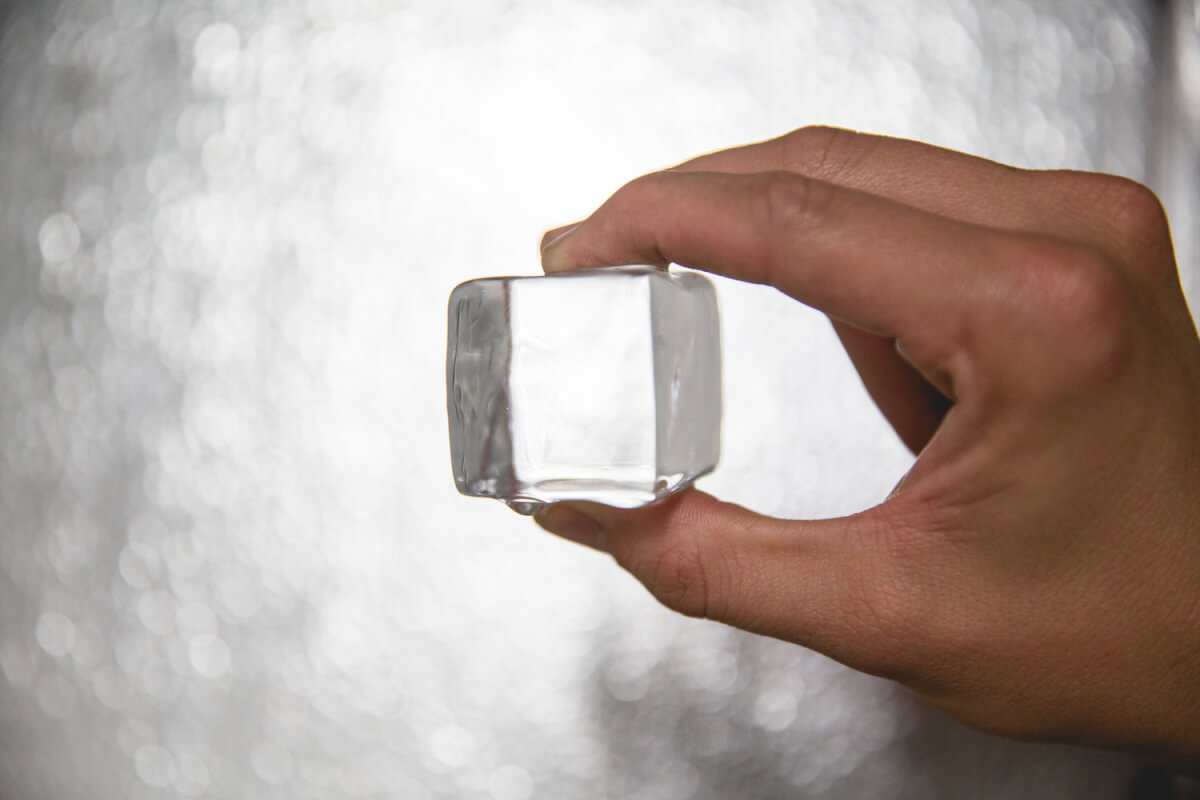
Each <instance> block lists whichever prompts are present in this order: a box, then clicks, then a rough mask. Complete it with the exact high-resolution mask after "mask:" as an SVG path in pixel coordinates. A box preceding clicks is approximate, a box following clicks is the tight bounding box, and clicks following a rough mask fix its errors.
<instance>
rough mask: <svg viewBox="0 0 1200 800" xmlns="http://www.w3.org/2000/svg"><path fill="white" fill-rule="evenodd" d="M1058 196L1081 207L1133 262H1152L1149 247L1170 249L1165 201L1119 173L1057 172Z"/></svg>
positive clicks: (1091, 222)
mask: <svg viewBox="0 0 1200 800" xmlns="http://www.w3.org/2000/svg"><path fill="white" fill-rule="evenodd" d="M1056 180H1058V181H1061V183H1060V184H1059V186H1060V193H1059V197H1060V198H1061V199H1062V201H1063V202H1065V203H1068V204H1070V205H1071V206H1073V207H1075V208H1077V209H1080V210H1081V213H1083V214H1084V215H1085V218H1086V220H1087V223H1088V225H1089V226H1090V227H1091V228H1092V229H1093V230H1095V231H1096V232H1097V234H1098V235H1099V236H1100V237H1101V239H1102V240H1104V241H1106V242H1108V243H1109V244H1110V245H1111V246H1112V248H1113V250H1114V252H1116V253H1119V254H1122V255H1124V256H1129V257H1130V258H1128V261H1129V263H1130V264H1131V265H1136V264H1145V265H1147V266H1153V265H1157V264H1162V263H1164V259H1147V258H1145V255H1146V253H1147V251H1151V252H1160V251H1163V250H1169V248H1170V241H1171V233H1170V228H1169V226H1168V223H1167V215H1166V211H1165V210H1164V209H1163V205H1162V202H1161V201H1160V200H1159V198H1158V195H1156V194H1155V193H1154V192H1153V191H1152V190H1151V189H1149V188H1148V187H1146V186H1145V185H1143V184H1141V183H1138V182H1137V181H1134V180H1130V179H1129V178H1124V177H1121V176H1119V175H1105V174H1101V173H1090V172H1070V173H1058V174H1057V178H1056Z"/></svg>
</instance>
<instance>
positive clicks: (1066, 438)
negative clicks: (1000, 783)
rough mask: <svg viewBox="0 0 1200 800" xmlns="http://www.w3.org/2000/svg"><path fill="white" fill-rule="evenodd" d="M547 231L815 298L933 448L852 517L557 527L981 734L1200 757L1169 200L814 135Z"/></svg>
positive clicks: (1199, 418) (1195, 386) (687, 600)
mask: <svg viewBox="0 0 1200 800" xmlns="http://www.w3.org/2000/svg"><path fill="white" fill-rule="evenodd" d="M544 242H545V245H544V250H543V253H542V262H543V266H544V267H545V269H546V271H547V272H557V271H561V270H566V269H574V268H586V267H599V266H605V265H615V264H627V263H646V264H656V265H660V266H665V265H667V264H668V263H670V262H675V263H678V264H682V265H685V266H689V267H694V268H696V269H703V270H708V271H711V272H715V273H719V274H722V275H727V276H729V277H732V278H737V279H740V280H745V281H751V282H755V283H763V284H769V285H772V286H775V287H777V288H778V289H780V290H781V291H783V292H785V293H787V294H788V295H790V296H791V297H794V298H795V299H797V300H799V301H801V302H803V303H807V304H809V305H812V306H814V307H816V308H818V309H820V310H822V311H824V312H825V313H826V314H828V315H829V317H830V318H831V319H832V320H833V324H834V326H835V327H836V329H837V332H838V334H839V336H840V337H841V340H842V342H843V343H844V345H845V348H846V350H847V352H848V353H849V355H850V357H851V358H852V359H853V360H854V363H855V365H856V367H857V368H858V371H859V374H860V375H861V376H862V380H863V382H864V384H865V385H866V387H867V389H868V391H869V392H870V393H871V396H872V397H873V398H874V399H875V401H876V403H877V404H878V406H879V408H880V409H881V410H882V412H883V413H884V415H886V417H887V418H888V420H889V421H890V422H891V424H892V426H893V427H894V428H895V430H896V432H897V433H898V434H899V435H900V437H901V438H902V439H903V440H904V442H905V443H906V444H907V445H908V446H909V447H910V448H912V450H913V451H914V452H918V453H919V456H918V458H917V459H916V462H915V464H914V465H913V467H912V469H911V471H910V472H909V473H908V474H907V475H906V476H905V477H904V479H903V480H902V481H901V482H900V484H899V486H897V487H896V489H895V490H894V491H893V492H892V494H891V495H890V496H889V497H888V498H887V499H886V500H885V501H884V502H883V503H881V504H880V505H878V506H876V507H874V508H871V509H869V510H866V511H863V512H862V513H859V514H855V515H853V516H850V517H847V518H844V519H830V520H818V521H785V520H777V519H771V518H767V517H764V516H761V515H758V514H755V513H753V512H751V511H748V510H746V509H743V508H740V507H737V506H733V505H730V504H726V503H721V502H718V501H717V500H715V499H713V498H711V497H709V496H707V495H705V494H703V493H701V492H699V491H688V492H684V493H682V494H680V495H677V496H675V497H673V498H671V499H668V500H667V501H664V502H662V503H657V504H654V505H651V506H647V507H644V508H641V509H635V510H632V511H620V510H615V509H611V508H606V507H603V506H597V505H588V504H575V503H569V504H561V505H557V506H553V507H551V508H550V509H548V510H547V511H546V512H544V513H543V514H542V515H540V516H539V520H538V521H539V522H540V524H542V526H543V527H545V528H547V529H548V530H550V531H552V532H557V533H559V534H561V535H564V536H566V537H567V538H571V539H574V540H576V541H580V542H582V543H585V544H591V545H592V546H597V547H601V548H603V549H606V550H608V551H609V552H611V553H612V555H613V556H614V557H615V559H616V560H617V562H618V563H619V564H621V565H622V566H623V567H625V568H626V569H628V570H629V571H630V572H631V573H633V575H634V576H636V577H637V578H638V579H639V580H641V581H642V582H643V583H644V584H645V585H646V586H647V588H649V590H650V591H651V592H652V593H653V594H654V595H655V596H656V597H657V598H658V599H659V600H661V601H662V602H663V603H665V604H666V605H667V606H669V607H671V608H673V609H676V610H678V611H681V612H683V613H685V614H690V615H695V616H703V617H709V618H712V619H715V620H720V621H723V622H727V623H729V624H732V625H736V626H738V627H741V628H745V629H746V630H750V631H755V632H758V633H762V634H766V635H769V636H775V637H778V638H781V639H786V640H788V641H791V642H795V643H797V644H801V645H804V646H806V647H811V648H814V649H816V650H819V651H821V652H823V653H825V654H827V655H829V656H831V657H833V658H836V659H837V660H839V661H842V662H843V663H845V664H847V665H849V666H851V667H854V668H856V669H860V670H864V671H866V672H870V673H874V674H876V675H882V676H886V677H890V678H893V679H896V680H898V681H901V682H903V683H904V684H906V685H908V686H909V687H911V688H912V689H913V690H914V691H916V692H917V693H918V694H920V695H921V696H922V697H924V698H925V699H926V700H928V701H929V702H930V703H932V704H934V705H936V706H938V707H940V708H942V709H944V710H946V711H947V712H949V713H950V714H952V715H953V716H955V717H958V718H959V719H961V720H963V721H965V722H967V723H969V724H971V725H974V726H976V727H979V728H982V729H985V730H988V731H992V732H995V733H1000V734H1005V735H1010V736H1017V737H1023V738H1034V739H1044V740H1056V741H1065V742H1073V743H1077V744H1090V745H1098V746H1105V747H1113V748H1120V749H1125V750H1129V751H1134V752H1139V753H1142V754H1145V755H1149V756H1153V757H1157V758H1161V759H1164V760H1166V761H1169V762H1172V763H1174V764H1176V765H1184V766H1187V767H1189V768H1191V769H1195V768H1196V767H1197V765H1200V340H1198V339H1197V334H1196V328H1195V325H1194V323H1193V321H1192V318H1191V317H1190V315H1189V313H1188V309H1187V306H1186V303H1185V301H1184V299H1183V296H1182V293H1181V291H1180V287H1179V278H1178V273H1177V270H1176V267H1175V261H1174V256H1173V253H1172V248H1171V241H1170V235H1169V232H1168V229H1167V224H1166V220H1165V217H1164V215H1163V212H1162V210H1161V207H1160V206H1159V203H1158V201H1157V199H1156V198H1155V197H1154V195H1153V194H1152V193H1151V192H1150V191H1149V190H1147V189H1146V188H1144V187H1142V186H1141V185H1139V184H1136V183H1134V182H1132V181H1128V180H1125V179H1122V178H1116V177H1112V176H1106V175H1097V174H1089V173H1080V172H1067V171H1054V172H1029V171H1024V170H1018V169H1013V168H1010V167H1006V166H1002V165H1000V164H996V163H993V162H989V161H985V160H982V159H979V158H974V157H970V156H967V155H963V154H960V153H955V152H951V151H946V150H941V149H938V148H935V147H930V146H927V145H923V144H919V143H916V142H909V141H903V140H897V139H888V138H883V137H877V136H869V135H863V134H856V133H851V132H848V131H841V130H831V129H822V128H810V129H803V130H799V131H796V132H794V133H792V134H789V135H787V136H784V137H782V138H780V139H777V140H774V141H769V142H765V143H762V144H757V145H751V146H748V147H743V148H738V149H734V150H728V151H724V152H719V153H715V154H712V155H708V156H704V157H701V158H699V159H696V160H694V161H691V162H689V163H687V164H684V165H682V166H681V167H678V168H676V169H673V170H668V171H666V172H660V173H655V174H651V175H647V176H645V177H642V178H639V179H637V180H635V181H633V182H631V183H629V184H627V185H626V186H624V187H623V188H622V189H620V190H619V191H618V192H617V193H616V194H615V195H613V197H612V198H610V199H609V200H608V201H607V202H606V203H605V204H604V205H603V206H601V207H600V209H599V210H597V211H596V212H595V213H594V214H592V216H590V217H589V218H588V219H586V220H584V221H583V222H581V223H579V224H578V225H577V226H575V227H573V228H571V229H567V230H565V231H564V230H559V231H552V232H550V233H549V234H547V237H546V239H545V240H544Z"/></svg>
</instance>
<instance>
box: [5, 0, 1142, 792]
mask: <svg viewBox="0 0 1200 800" xmlns="http://www.w3.org/2000/svg"><path fill="white" fill-rule="evenodd" d="M8 5H9V6H14V4H8ZM14 7H15V10H13V11H10V12H9V18H8V24H7V27H6V28H5V32H4V34H3V39H2V44H0V59H2V63H0V156H2V157H0V187H2V191H3V195H4V201H3V202H2V203H0V256H2V257H0V264H2V265H3V267H2V268H0V441H3V443H4V445H3V447H2V448H0V530H2V531H3V536H0V619H2V623H0V735H2V736H3V740H4V742H5V745H4V748H5V753H4V758H3V759H0V794H3V795H5V796H12V797H21V798H32V799H33V800H38V799H39V798H56V799H57V798H72V797H81V798H83V797H86V798H96V797H120V798H158V797H179V796H182V797H280V798H289V799H294V798H301V799H302V798H309V797H322V798H324V797H385V796H386V797H403V798H406V799H407V798H415V799H417V800H420V798H432V797H448V798H496V799H497V800H524V798H531V797H550V798H572V797H579V798H591V797H596V796H608V797H621V798H688V797H692V798H728V797H738V796H740V797H780V796H788V797H868V796H869V797H939V796H942V797H960V796H972V797H982V798H986V797H1014V798H1018V797H1019V798H1036V797H1054V798H1062V797H1080V798H1098V797H1104V796H1113V795H1114V794H1116V792H1117V790H1118V788H1119V787H1118V782H1117V781H1115V780H1114V776H1117V775H1120V774H1122V771H1123V770H1124V768H1125V767H1124V765H1123V764H1122V763H1121V762H1120V761H1119V760H1118V759H1113V758H1111V757H1109V756H1092V755H1089V754H1085V753H1079V752H1074V751H1061V750H1054V749H1049V748H1041V747H1034V746H1023V745H1015V744H1009V743H1004V742H999V741H996V740H992V739H989V738H986V737H983V736H979V735H976V734H972V733H969V732H966V731H964V730H962V729H961V728H959V727H958V726H956V725H953V724H951V723H948V722H946V721H945V720H944V719H942V718H941V717H939V716H937V715H935V714H932V713H929V712H925V711H921V710H919V709H918V707H917V706H916V705H915V704H913V703H912V702H911V701H910V700H909V699H908V698H907V696H906V695H904V694H903V693H901V692H899V691H897V690H895V689H894V688H892V687H891V686H890V685H888V684H886V683H884V682H881V681H877V680H874V679H871V678H867V677H863V676H860V675H856V674H852V673H849V672H847V671H845V670H844V669H842V668H841V667H839V666H837V665H835V664H833V663H831V662H829V661H827V660H825V659H823V658H821V657H819V656H816V655H814V654H812V653H809V652H806V651H804V650H800V649H798V648H794V647H790V646H787V645H784V644H782V643H779V642H775V641H768V640H763V639H759V638H756V637H752V636H748V635H743V634H740V633H737V632H735V631H732V630H729V629H727V628H724V627H721V626H718V625H715V624H711V623H706V622H702V621H696V620H686V619H681V618H679V617H676V616H674V615H672V614H670V613H668V612H665V611H663V610H661V609H659V608H658V607H657V606H655V605H654V603H653V602H652V601H651V600H650V599H649V598H648V597H647V596H646V594H645V592H644V591H643V590H642V589H641V588H640V587H638V586H636V585H634V584H633V582H632V581H631V580H630V579H628V578H627V577H626V576H624V575H622V574H620V573H619V572H618V571H617V570H616V569H615V568H614V567H613V565H612V564H611V563H610V562H609V561H607V560H606V559H604V558H603V557H600V556H596V555H594V554H591V553H587V552H583V551H582V550H581V549H579V548H572V547H571V546H569V545H566V544H564V543H561V542H558V541H554V540H552V539H550V537H547V536H544V535H542V534H540V532H538V531H537V530H536V529H535V528H534V527H533V526H532V525H531V524H530V523H529V522H528V521H527V520H522V519H520V518H518V517H516V516H515V515H513V514H510V513H509V512H507V511H506V510H505V509H503V508H501V507H500V506H499V505H498V504H488V503H479V502H474V501H472V500H470V499H467V498H462V497H460V496H459V495H458V494H456V493H455V491H454V487H453V486H452V485H451V483H450V481H448V480H447V479H446V476H447V474H448V471H449V468H450V464H449V458H448V455H447V447H446V428H445V405H444V395H443V392H442V389H441V387H442V385H443V381H444V361H443V356H444V353H443V348H442V344H443V341H444V338H443V337H444V330H445V305H444V301H445V298H446V297H447V296H448V294H449V292H450V290H451V288H452V287H453V286H454V285H456V284H458V283H460V282H462V281H464V280H467V279H469V278H473V277H477V276H478V275H481V274H496V273H506V272H532V271H535V270H536V259H537V254H536V243H537V241H538V236H539V234H540V233H541V231H542V230H543V229H544V228H545V227H548V226H550V225H555V224H560V223H563V222H567V221H569V220H571V219H572V218H578V217H579V216H581V215H583V214H585V213H587V212H588V211H589V210H590V209H591V208H592V207H594V206H595V205H596V204H597V203H598V202H599V201H600V200H601V199H602V198H604V197H605V196H607V194H608V193H609V192H611V191H612V190H613V189H614V188H616V186H617V185H618V184H619V183H620V182H622V181H623V180H625V179H627V178H629V177H631V176H633V175H635V174H638V173H640V172H643V171H646V170H649V169H653V168H658V167H662V166H665V165H667V164H670V163H673V162H674V161H677V160H679V159H681V158H684V157H686V156H689V155H692V154H694V153H696V152H700V151H704V150H708V149H712V148H716V147H719V146H724V145H729V144H734V143H740V142H744V141H748V140H753V139H756V138H762V137H765V136H768V135H774V134H777V133H779V132H782V131H784V130H787V129H790V128H793V127H797V126H799V125H801V124H804V123H809V122H828V123H836V124H842V125H848V126H852V127H862V128H869V129H872V130H878V131H882V132H886V133H893V134H901V135H910V136H916V137H919V138H924V139H929V140H932V141H935V142H938V143H940V144H945V145H948V146H953V147H961V148H966V149H970V150H973V151H975V152H980V153H983V154H985V155H989V156H992V157H994V158H999V159H1002V160H1006V161H1011V162H1015V163H1019V164H1025V165H1032V166H1042V167H1050V166H1055V167H1058V166H1073V167H1081V168H1099V169H1105V170H1109V171H1114V172H1119V173H1123V174H1127V175H1132V176H1135V177H1136V176H1139V175H1140V174H1141V171H1142V153H1143V152H1144V137H1145V131H1144V128H1143V124H1144V120H1145V118H1146V115H1145V114H1143V113H1142V109H1143V102H1144V100H1145V98H1147V97H1148V96H1149V94H1150V93H1149V91H1148V85H1147V81H1148V78H1149V69H1150V61H1149V53H1148V45H1147V42H1148V35H1149V34H1148V30H1149V28H1148V27H1147V22H1146V20H1145V19H1143V18H1142V17H1141V16H1139V14H1138V13H1137V11H1136V6H1134V5H1133V4H1132V3H1129V2H1119V3H1114V4H1110V5H1108V6H1103V7H1102V6H1098V5H1097V4H1095V3H1093V2H1090V0H1078V2H1068V1H1067V0H1062V1H1060V2H1053V3H1037V4H1033V3H1025V2H1018V1H1017V0H1000V1H999V2H994V3H980V4H978V6H975V5H972V4H968V3H965V2H959V1H957V0H935V1H932V2H931V0H904V1H903V2H895V3H886V4H882V3H875V2H860V3H838V4H830V3H819V2H792V1H789V2H771V3H755V4H742V3H737V2H732V1H729V2H716V1H715V0H702V1H701V2H696V1H695V0H688V1H687V2H684V1H683V0H672V1H671V2H665V3H654V4H618V3H608V2H603V3H602V2H580V3H571V4H561V3H549V2H546V3H539V2H515V3H514V2H471V3H466V2H446V3H426V4H402V5H401V4H388V3H378V2H370V0H357V1H356V2H345V1H344V0H306V2H299V1H298V0H297V2H287V1H286V0H280V2H274V3H265V2H242V1H241V0H239V1H238V2H233V1H232V0H229V1H222V0H189V2H178V3H162V4H159V3H154V2H151V1H150V0H113V2H106V3H85V2H64V3H57V4H56V3H43V2H33V0H29V2H25V3H16V4H15V6H14ZM717 285H718V292H719V295H720V303H721V309H722V322H723V334H724V341H723V350H724V354H725V359H724V363H725V371H724V389H725V391H724V404H725V413H724V421H725V424H724V436H723V445H724V447H723V452H722V465H721V467H720V468H719V469H718V470H717V471H716V472H714V473H713V474H712V475H711V476H709V477H707V478H705V479H702V480H701V482H700V485H701V486H702V487H703V488H705V489H707V490H709V491H713V492H715V493H718V494H720V495H721V496H723V497H726V498H728V499H730V500H735V501H739V502H742V503H745V504H748V505H750V506H752V507H753V508H755V509H758V510H760V511H764V512H769V513H777V514H785V515H790V516H796V517H812V516H820V515H826V514H835V513H846V512H849V511H853V510H856V509H859V508H862V507H863V506H865V505H867V504H870V503H873V502H876V501H878V500H879V499H880V498H881V497H883V496H884V495H885V494H886V492H887V491H888V489H889V488H890V486H891V485H892V484H893V483H894V482H895V480H896V479H897V478H898V477H899V475H900V474H901V473H902V471H903V470H904V469H905V467H906V465H907V463H908V461H907V456H906V455H905V453H904V452H903V449H902V448H901V447H900V445H899V444H898V443H897V442H896V440H895V438H894V437H893V436H892V435H891V434H890V433H889V432H888V431H887V429H886V427H885V426H884V425H883V423H882V422H881V421H880V420H879V418H878V415H877V414H876V412H875V411H874V410H873V409H872V407H871V405H870V402H869V400H868V399H867V398H866V396H865V394H864V393H863V392H862V390H861V388H860V386H859V384H858V382H857V380H856V378H855V377H854V375H853V373H852V372H851V371H850V369H849V367H848V366H847V365H846V362H845V360H844V357H843V356H842V355H841V354H840V353H839V352H838V350H837V345H836V341H835V340H834V337H833V336H832V334H831V333H830V331H829V329H828V326H827V324H826V323H825V322H824V321H823V320H822V319H821V318H820V317H818V316H817V315H815V314H812V313H810V312H808V311H806V310H805V309H803V308H800V307H798V306H796V305H795V304H793V303H790V302H788V301H787V300H786V298H783V297H782V296H779V295H777V294H776V293H773V292H770V291H767V290H764V289H762V288H760V287H746V286H739V285H735V284H732V283H730V282H727V281H718V282H717Z"/></svg>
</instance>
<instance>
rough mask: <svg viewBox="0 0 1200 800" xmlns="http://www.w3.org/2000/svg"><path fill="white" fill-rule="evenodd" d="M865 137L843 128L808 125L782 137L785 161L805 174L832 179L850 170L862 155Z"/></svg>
mask: <svg viewBox="0 0 1200 800" xmlns="http://www.w3.org/2000/svg"><path fill="white" fill-rule="evenodd" d="M866 141H867V139H866V137H865V136H864V135H863V134H860V133H857V132H856V131H851V130H847V129H845V128H833V127H829V126H825V125H810V126H807V127H804V128H799V129H797V130H794V131H792V132H791V133H788V134H786V135H785V136H784V137H783V155H784V159H783V160H784V164H785V166H786V167H787V168H788V169H794V170H798V171H799V172H802V173H804V174H805V175H811V176H813V177H820V178H833V177H836V176H838V175H842V174H845V173H847V172H849V171H851V170H853V169H854V168H855V167H857V165H858V164H859V162H860V161H861V160H862V159H863V158H864V157H865V155H866V150H867V149H868V148H866V147H865V142H866Z"/></svg>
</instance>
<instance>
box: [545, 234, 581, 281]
mask: <svg viewBox="0 0 1200 800" xmlns="http://www.w3.org/2000/svg"><path fill="white" fill-rule="evenodd" d="M577 227H579V226H578V224H575V225H569V226H567V227H566V228H559V229H558V230H557V231H551V233H553V234H554V235H553V236H552V237H548V238H549V241H547V242H546V243H545V244H544V245H543V246H542V269H543V270H545V271H546V272H563V271H565V270H568V269H570V268H571V264H570V263H568V262H567V260H566V252H565V250H566V248H564V247H563V245H564V244H566V241H567V238H568V237H569V236H570V235H571V233H572V232H573V231H574V230H575V229H576V228H577Z"/></svg>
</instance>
